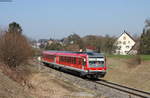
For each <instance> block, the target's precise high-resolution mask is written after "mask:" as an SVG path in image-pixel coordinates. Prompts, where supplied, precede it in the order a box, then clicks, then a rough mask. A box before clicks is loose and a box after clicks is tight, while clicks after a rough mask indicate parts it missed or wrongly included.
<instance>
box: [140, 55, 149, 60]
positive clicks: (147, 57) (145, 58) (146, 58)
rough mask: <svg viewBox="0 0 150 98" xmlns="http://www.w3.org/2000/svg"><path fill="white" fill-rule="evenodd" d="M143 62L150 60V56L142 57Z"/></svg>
mask: <svg viewBox="0 0 150 98" xmlns="http://www.w3.org/2000/svg"><path fill="white" fill-rule="evenodd" d="M141 58H142V60H150V55H141Z"/></svg>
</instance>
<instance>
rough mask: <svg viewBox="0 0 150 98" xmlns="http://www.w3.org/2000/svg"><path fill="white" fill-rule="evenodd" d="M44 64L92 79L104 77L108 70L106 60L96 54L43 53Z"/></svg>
mask: <svg viewBox="0 0 150 98" xmlns="http://www.w3.org/2000/svg"><path fill="white" fill-rule="evenodd" d="M42 62H43V63H44V64H50V65H53V66H54V67H56V68H65V69H69V70H72V71H76V72H78V73H79V74H80V75H81V76H87V77H90V78H100V77H104V76H105V74H106V69H107V68H106V58H105V57H104V56H103V55H102V54H100V53H94V52H68V51H43V53H42Z"/></svg>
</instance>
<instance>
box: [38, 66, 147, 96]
mask: <svg viewBox="0 0 150 98" xmlns="http://www.w3.org/2000/svg"><path fill="white" fill-rule="evenodd" d="M39 66H41V68H43V67H44V66H43V65H39ZM44 68H45V67H44ZM46 69H47V68H46ZM47 70H48V71H49V74H53V75H54V76H55V78H56V79H57V80H59V81H65V82H67V83H68V84H72V87H74V86H78V87H81V88H84V89H86V90H90V91H93V92H94V93H95V96H94V97H101V96H103V97H106V98H141V97H147V96H148V97H149V95H146V96H145V95H143V94H142V95H141V94H139V93H134V91H131V92H130V91H128V89H127V90H125V91H124V89H122V88H121V89H116V87H114V86H113V87H111V86H108V85H106V84H100V81H98V82H99V83H97V82H95V81H91V80H87V79H82V78H81V77H78V76H76V75H71V74H68V73H65V72H66V71H65V72H64V71H63V72H62V71H59V70H56V69H52V68H49V69H47ZM117 88H118V87H117Z"/></svg>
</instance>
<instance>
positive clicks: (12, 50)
mask: <svg viewBox="0 0 150 98" xmlns="http://www.w3.org/2000/svg"><path fill="white" fill-rule="evenodd" d="M31 56H32V48H31V46H30V44H29V42H28V41H27V38H26V37H25V36H24V35H22V34H18V33H9V32H3V33H2V34H1V36H0V60H1V62H3V63H4V64H6V65H8V66H9V67H16V66H19V65H21V64H23V63H25V62H26V61H27V60H28V58H30V57H31Z"/></svg>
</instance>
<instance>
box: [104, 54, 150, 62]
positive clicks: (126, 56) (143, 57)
mask: <svg viewBox="0 0 150 98" xmlns="http://www.w3.org/2000/svg"><path fill="white" fill-rule="evenodd" d="M106 56H107V57H109V58H122V59H131V58H135V57H136V56H133V55H106ZM140 57H141V59H142V60H144V61H145V60H150V55H140Z"/></svg>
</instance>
